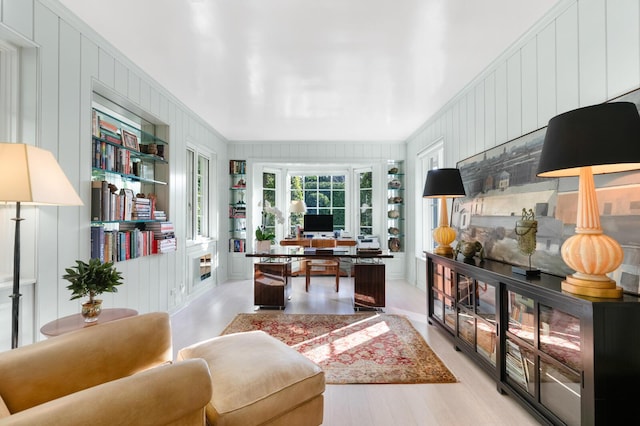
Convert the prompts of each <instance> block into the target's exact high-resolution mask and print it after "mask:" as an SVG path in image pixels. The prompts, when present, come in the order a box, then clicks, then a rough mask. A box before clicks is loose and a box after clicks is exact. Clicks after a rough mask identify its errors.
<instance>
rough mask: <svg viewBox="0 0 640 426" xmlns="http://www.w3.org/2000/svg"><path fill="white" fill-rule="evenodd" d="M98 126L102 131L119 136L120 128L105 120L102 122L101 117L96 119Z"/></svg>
mask: <svg viewBox="0 0 640 426" xmlns="http://www.w3.org/2000/svg"><path fill="white" fill-rule="evenodd" d="M98 125H99V126H100V128H101V129H102V130H106V131H109V132H112V133H115V134H120V128H119V127H118V126H116V125H115V124H113V123H110V122H109V121H107V120H104V119H103V118H102V117H98Z"/></svg>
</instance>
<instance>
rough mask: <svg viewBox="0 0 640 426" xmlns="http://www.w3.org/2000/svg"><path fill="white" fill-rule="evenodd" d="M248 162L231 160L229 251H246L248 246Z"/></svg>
mask: <svg viewBox="0 0 640 426" xmlns="http://www.w3.org/2000/svg"><path fill="white" fill-rule="evenodd" d="M246 178H247V162H246V161H245V160H230V161H229V252H230V253H244V252H245V251H246V248H247V203H246V201H245V195H246V191H247V180H246Z"/></svg>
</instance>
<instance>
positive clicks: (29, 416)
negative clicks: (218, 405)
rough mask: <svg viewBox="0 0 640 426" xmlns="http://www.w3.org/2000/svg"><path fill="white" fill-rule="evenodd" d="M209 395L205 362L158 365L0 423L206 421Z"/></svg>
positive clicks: (94, 424) (71, 425)
mask: <svg viewBox="0 0 640 426" xmlns="http://www.w3.org/2000/svg"><path fill="white" fill-rule="evenodd" d="M210 400H211V376H210V374H209V368H208V366H207V363H206V362H205V361H204V360H202V359H192V360H186V361H182V362H179V363H176V364H170V365H163V366H160V367H155V368H152V369H150V370H147V371H143V372H141V373H137V374H134V375H133V376H129V377H125V378H122V379H118V380H114V381H112V382H107V383H104V384H101V385H98V386H94V387H92V388H88V389H85V390H83V391H79V392H76V393H74V394H70V395H67V396H64V397H62V398H58V399H55V400H52V401H49V402H46V403H44V404H41V405H37V406H35V407H32V408H29V409H26V410H24V411H21V412H19V413H16V414H13V415H11V416H9V417H7V418H4V419H2V420H0V425H2V426H5V425H36V424H64V425H65V426H76V425H77V426H80V425H87V424H90V425H92V426H103V425H104V426H107V425H109V426H112V425H142V424H148V425H178V424H180V425H192V424H193V425H203V424H204V421H205V420H204V415H205V414H204V413H205V410H204V409H205V406H206V405H207V404H208V403H209V401H210Z"/></svg>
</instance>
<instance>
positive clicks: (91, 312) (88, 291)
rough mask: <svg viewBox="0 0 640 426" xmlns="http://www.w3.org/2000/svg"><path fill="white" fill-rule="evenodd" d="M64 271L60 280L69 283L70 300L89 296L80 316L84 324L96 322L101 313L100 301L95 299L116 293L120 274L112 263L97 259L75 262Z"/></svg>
mask: <svg viewBox="0 0 640 426" xmlns="http://www.w3.org/2000/svg"><path fill="white" fill-rule="evenodd" d="M65 271H66V272H67V273H66V274H64V275H63V276H62V278H64V279H65V280H67V281H69V282H70V283H71V284H69V285H68V286H67V289H69V290H71V299H70V300H75V299H79V298H81V297H85V296H89V301H88V302H84V303H83V304H82V316H83V317H84V320H85V321H86V322H94V321H97V320H98V316H99V315H100V312H101V311H102V300H100V299H95V297H96V296H98V295H100V294H102V293H116V292H117V291H118V288H117V287H116V286H119V285H120V284H122V274H121V273H120V272H118V271H117V270H116V268H115V267H114V266H113V263H111V262H106V263H102V262H100V259H97V258H93V259H91V260H89V263H85V262H83V261H81V260H76V266H73V267H71V268H66V269H65Z"/></svg>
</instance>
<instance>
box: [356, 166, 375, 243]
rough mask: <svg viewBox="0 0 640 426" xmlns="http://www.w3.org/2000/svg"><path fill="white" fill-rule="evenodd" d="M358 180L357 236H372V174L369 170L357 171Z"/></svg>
mask: <svg viewBox="0 0 640 426" xmlns="http://www.w3.org/2000/svg"><path fill="white" fill-rule="evenodd" d="M357 179H358V206H359V207H360V208H359V209H358V211H357V216H358V218H359V220H358V231H357V234H358V235H372V234H373V173H372V171H371V170H359V171H357Z"/></svg>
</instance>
